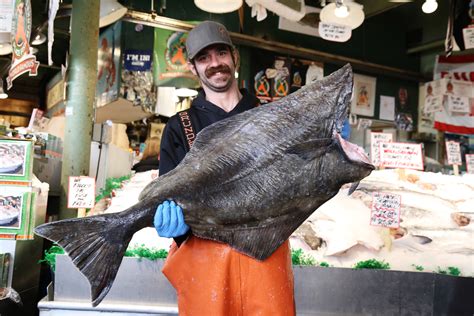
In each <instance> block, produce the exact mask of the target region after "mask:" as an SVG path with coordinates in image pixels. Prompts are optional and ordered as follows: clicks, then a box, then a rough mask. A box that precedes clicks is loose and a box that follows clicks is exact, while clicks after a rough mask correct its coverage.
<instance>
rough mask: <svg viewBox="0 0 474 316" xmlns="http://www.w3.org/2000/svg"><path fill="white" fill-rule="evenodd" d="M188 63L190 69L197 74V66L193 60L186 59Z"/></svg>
mask: <svg viewBox="0 0 474 316" xmlns="http://www.w3.org/2000/svg"><path fill="white" fill-rule="evenodd" d="M186 64H187V65H188V69H189V70H191V72H192V73H193V74H194V75H195V76H197V72H196V67H194V64H193V63H192V62H191V61H189V60H188V61H186Z"/></svg>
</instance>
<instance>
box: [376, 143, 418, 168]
mask: <svg viewBox="0 0 474 316" xmlns="http://www.w3.org/2000/svg"><path fill="white" fill-rule="evenodd" d="M379 146H380V165H381V166H384V167H388V168H406V169H417V170H423V153H422V150H421V144H409V143H381V144H380V145H379Z"/></svg>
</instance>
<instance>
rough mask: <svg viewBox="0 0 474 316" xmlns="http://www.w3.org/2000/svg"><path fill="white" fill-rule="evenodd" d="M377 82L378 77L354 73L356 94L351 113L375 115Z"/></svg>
mask: <svg viewBox="0 0 474 316" xmlns="http://www.w3.org/2000/svg"><path fill="white" fill-rule="evenodd" d="M376 82H377V79H376V78H374V77H368V76H363V75H358V74H354V96H353V99H352V105H351V113H354V114H358V115H364V116H374V109H375V88H376Z"/></svg>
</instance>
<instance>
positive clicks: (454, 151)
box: [446, 141, 462, 166]
mask: <svg viewBox="0 0 474 316" xmlns="http://www.w3.org/2000/svg"><path fill="white" fill-rule="evenodd" d="M446 154H447V156H448V165H458V166H459V165H462V159H461V148H460V147H459V143H458V142H454V141H448V142H446Z"/></svg>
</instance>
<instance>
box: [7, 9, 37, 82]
mask: <svg viewBox="0 0 474 316" xmlns="http://www.w3.org/2000/svg"><path fill="white" fill-rule="evenodd" d="M30 35H31V3H30V0H16V1H15V11H14V13H13V25H12V48H13V51H12V65H11V67H10V70H9V71H8V76H7V89H8V90H10V88H11V87H12V84H13V80H15V79H16V78H18V77H19V76H21V75H22V74H24V73H27V72H28V73H29V75H30V76H36V75H37V74H38V66H39V62H37V61H36V56H35V55H33V54H32V53H31V50H30V44H29V42H30Z"/></svg>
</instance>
